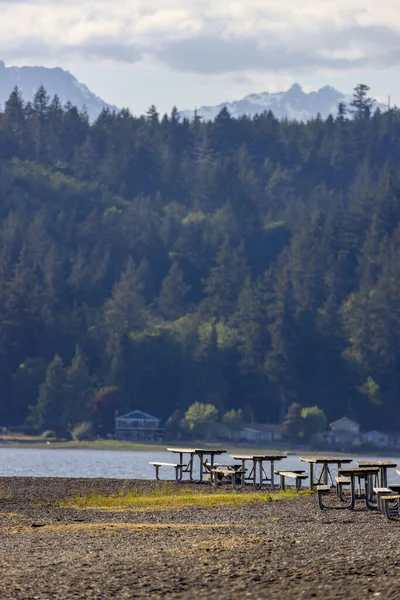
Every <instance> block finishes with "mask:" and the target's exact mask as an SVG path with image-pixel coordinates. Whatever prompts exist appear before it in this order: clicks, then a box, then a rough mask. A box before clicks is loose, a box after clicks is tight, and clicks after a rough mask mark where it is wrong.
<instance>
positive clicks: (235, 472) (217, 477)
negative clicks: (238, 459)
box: [210, 465, 246, 490]
mask: <svg viewBox="0 0 400 600" xmlns="http://www.w3.org/2000/svg"><path fill="white" fill-rule="evenodd" d="M210 472H211V473H212V474H213V483H214V485H215V487H218V483H219V482H220V481H221V480H222V479H223V478H224V477H230V478H231V483H232V487H233V489H234V490H238V489H240V488H242V487H243V486H244V476H245V474H246V469H243V468H242V467H240V468H237V465H233V466H232V467H226V468H223V469H221V468H220V469H218V468H216V469H210Z"/></svg>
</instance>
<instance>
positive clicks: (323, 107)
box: [179, 83, 387, 121]
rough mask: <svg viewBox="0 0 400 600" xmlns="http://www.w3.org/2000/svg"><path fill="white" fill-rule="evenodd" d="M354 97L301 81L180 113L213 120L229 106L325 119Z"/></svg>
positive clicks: (240, 111) (236, 111)
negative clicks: (308, 87) (307, 87)
mask: <svg viewBox="0 0 400 600" xmlns="http://www.w3.org/2000/svg"><path fill="white" fill-rule="evenodd" d="M351 99H352V96H350V95H346V94H343V93H342V92H339V91H338V90H336V89H335V88H333V87H331V86H328V85H326V86H324V87H322V88H320V89H319V90H317V91H315V92H309V93H307V92H304V90H303V88H302V87H301V86H300V85H299V84H298V83H295V84H294V85H292V87H291V88H290V89H289V90H287V91H286V92H276V93H272V94H270V93H269V92H262V93H260V94H250V95H249V96H246V97H245V98H243V99H242V100H236V101H233V102H222V103H221V104H218V105H217V106H202V107H201V108H199V109H197V110H183V111H181V112H180V113H179V114H180V116H181V117H182V118H187V119H190V120H192V119H193V118H194V116H195V114H196V113H197V115H198V116H199V117H202V118H203V119H204V120H205V121H211V120H213V119H214V118H215V117H216V116H217V115H218V113H219V112H220V111H221V110H222V109H223V108H225V107H226V108H227V109H228V110H229V112H230V113H231V115H232V116H233V117H236V118H238V117H241V116H243V115H247V116H250V117H253V116H254V115H256V114H261V113H263V112H264V111H269V110H271V111H272V112H273V114H274V115H275V117H277V118H278V119H290V120H296V121H309V120H310V119H312V118H315V117H316V116H317V115H318V114H320V115H321V117H322V118H323V119H326V118H327V117H328V116H329V115H330V114H331V115H336V113H337V109H338V104H339V103H340V102H344V103H345V104H346V105H347V106H349V105H350V102H351ZM376 106H377V107H379V108H380V110H382V111H385V110H387V106H385V105H383V104H379V103H378V104H377V105H376Z"/></svg>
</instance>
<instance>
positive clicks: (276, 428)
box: [243, 423, 281, 433]
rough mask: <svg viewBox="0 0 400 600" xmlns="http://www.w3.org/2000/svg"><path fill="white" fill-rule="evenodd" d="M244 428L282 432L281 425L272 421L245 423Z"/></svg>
mask: <svg viewBox="0 0 400 600" xmlns="http://www.w3.org/2000/svg"><path fill="white" fill-rule="evenodd" d="M243 429H252V430H253V431H263V432H266V433H280V432H281V426H280V425H275V424H270V423H245V424H244V425H243Z"/></svg>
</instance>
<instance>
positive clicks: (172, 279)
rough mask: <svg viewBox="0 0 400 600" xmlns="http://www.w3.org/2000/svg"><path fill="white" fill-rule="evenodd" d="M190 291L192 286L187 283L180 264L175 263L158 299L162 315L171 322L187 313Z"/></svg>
mask: <svg viewBox="0 0 400 600" xmlns="http://www.w3.org/2000/svg"><path fill="white" fill-rule="evenodd" d="M189 291H190V285H187V284H186V283H185V280H184V275H183V272H182V270H181V269H180V267H179V264H178V263H177V262H176V261H174V262H173V263H172V265H171V268H170V270H169V271H168V274H167V276H166V277H165V279H163V282H162V285H161V290H160V294H159V296H158V298H157V306H158V309H159V311H160V314H161V315H162V316H163V317H164V318H165V319H167V320H170V321H174V320H175V319H178V318H179V317H181V316H182V315H183V314H184V312H185V308H186V305H187V303H186V297H187V295H188V293H189Z"/></svg>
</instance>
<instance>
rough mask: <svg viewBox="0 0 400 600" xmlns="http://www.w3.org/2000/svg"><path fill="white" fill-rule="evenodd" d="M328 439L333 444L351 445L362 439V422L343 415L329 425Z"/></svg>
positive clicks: (340, 445)
mask: <svg viewBox="0 0 400 600" xmlns="http://www.w3.org/2000/svg"><path fill="white" fill-rule="evenodd" d="M329 428H330V431H329V432H328V434H327V435H326V439H327V440H328V441H329V443H330V444H331V445H332V446H339V447H345V446H351V445H353V444H357V443H358V442H359V440H360V424H359V423H357V421H354V420H353V419H350V418H349V417H342V418H341V419H338V420H337V421H334V422H333V423H330V425H329Z"/></svg>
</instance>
